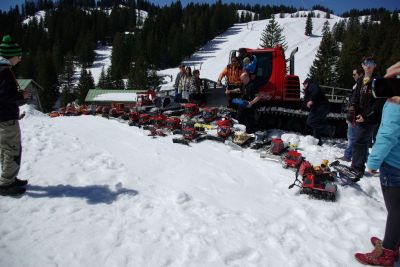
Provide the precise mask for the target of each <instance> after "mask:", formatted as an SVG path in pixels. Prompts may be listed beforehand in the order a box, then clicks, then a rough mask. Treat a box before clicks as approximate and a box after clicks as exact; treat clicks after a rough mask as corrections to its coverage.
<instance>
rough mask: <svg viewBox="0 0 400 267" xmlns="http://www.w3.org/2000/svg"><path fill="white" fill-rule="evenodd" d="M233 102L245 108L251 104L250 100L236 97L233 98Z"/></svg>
mask: <svg viewBox="0 0 400 267" xmlns="http://www.w3.org/2000/svg"><path fill="white" fill-rule="evenodd" d="M232 104H234V105H237V106H239V107H240V108H245V107H247V106H248V105H249V101H247V100H244V99H241V98H234V99H232Z"/></svg>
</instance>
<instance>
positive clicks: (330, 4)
mask: <svg viewBox="0 0 400 267" xmlns="http://www.w3.org/2000/svg"><path fill="white" fill-rule="evenodd" d="M23 2H24V0H0V9H1V10H8V9H9V8H10V6H15V5H21V4H22V3H23ZM152 2H153V3H155V4H159V5H165V4H170V3H171V2H172V0H155V1H152ZM181 2H182V4H183V5H185V4H187V3H189V2H196V3H213V2H215V0H181ZM229 2H234V3H249V4H261V5H265V4H269V5H280V4H283V5H288V6H294V7H296V8H298V7H304V8H306V9H310V8H311V7H312V6H313V5H316V4H320V5H323V6H325V7H327V8H329V9H332V10H333V11H334V12H335V14H337V15H340V14H342V13H343V12H345V11H349V10H350V9H352V8H357V9H364V8H378V7H384V8H387V9H389V10H394V9H400V1H399V0H380V1H377V0H352V1H348V0H317V1H311V0H269V1H266V0H248V1H243V0H242V1H241V0H229V1H228V0H223V3H229Z"/></svg>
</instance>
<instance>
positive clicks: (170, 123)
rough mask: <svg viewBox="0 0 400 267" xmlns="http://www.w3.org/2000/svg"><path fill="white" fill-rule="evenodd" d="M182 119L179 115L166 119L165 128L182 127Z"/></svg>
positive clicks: (173, 129) (171, 129)
mask: <svg viewBox="0 0 400 267" xmlns="http://www.w3.org/2000/svg"><path fill="white" fill-rule="evenodd" d="M181 127H182V125H181V119H179V118H177V117H170V118H167V119H166V120H165V128H166V129H167V130H170V131H175V130H178V129H181Z"/></svg>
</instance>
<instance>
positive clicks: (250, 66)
mask: <svg viewBox="0 0 400 267" xmlns="http://www.w3.org/2000/svg"><path fill="white" fill-rule="evenodd" d="M256 67H257V57H256V56H255V55H254V56H253V61H251V62H250V63H249V64H248V65H247V66H246V67H245V70H246V71H247V72H248V73H255V72H256Z"/></svg>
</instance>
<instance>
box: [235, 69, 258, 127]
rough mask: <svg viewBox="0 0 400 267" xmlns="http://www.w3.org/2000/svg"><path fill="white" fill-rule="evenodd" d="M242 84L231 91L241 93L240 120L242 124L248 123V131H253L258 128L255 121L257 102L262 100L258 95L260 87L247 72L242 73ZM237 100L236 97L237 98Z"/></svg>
mask: <svg viewBox="0 0 400 267" xmlns="http://www.w3.org/2000/svg"><path fill="white" fill-rule="evenodd" d="M240 80H241V82H242V86H241V87H240V88H236V89H233V90H231V91H230V92H229V93H233V94H239V95H240V98H241V99H240V100H242V101H239V102H241V104H244V105H239V110H238V120H239V122H240V123H241V124H244V125H246V132H247V133H252V132H254V130H255V128H256V123H255V109H256V104H257V103H258V102H259V101H260V97H259V96H258V88H257V87H256V86H255V84H254V81H253V80H252V79H251V78H250V75H249V74H248V73H247V72H243V73H242V74H241V75H240ZM235 100H236V99H235Z"/></svg>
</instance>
